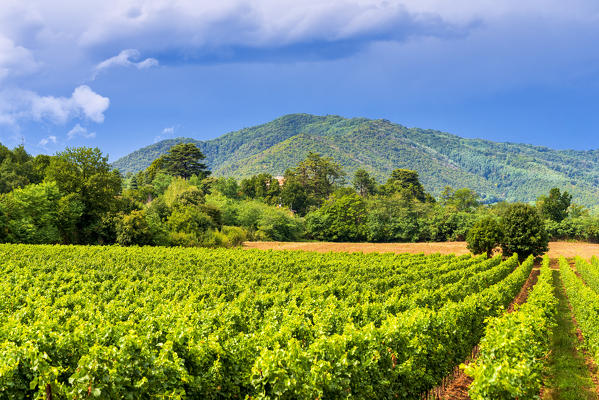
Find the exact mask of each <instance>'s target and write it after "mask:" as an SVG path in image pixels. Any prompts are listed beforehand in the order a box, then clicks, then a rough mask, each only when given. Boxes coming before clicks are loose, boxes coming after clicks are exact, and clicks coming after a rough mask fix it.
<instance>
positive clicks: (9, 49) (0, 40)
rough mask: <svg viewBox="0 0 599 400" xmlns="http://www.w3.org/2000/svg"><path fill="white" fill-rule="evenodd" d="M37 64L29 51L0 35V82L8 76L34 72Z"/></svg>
mask: <svg viewBox="0 0 599 400" xmlns="http://www.w3.org/2000/svg"><path fill="white" fill-rule="evenodd" d="M37 68H38V64H37V63H36V62H35V60H34V57H33V54H32V53H31V51H29V50H27V49H26V48H24V47H22V46H17V45H15V43H14V42H13V41H12V40H11V39H9V38H7V37H5V36H2V35H1V34H0V82H1V81H2V80H3V79H5V78H7V77H10V76H14V75H23V74H27V73H30V72H33V71H35V70H36V69H37Z"/></svg>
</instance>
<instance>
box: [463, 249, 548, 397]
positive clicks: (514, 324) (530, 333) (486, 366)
mask: <svg viewBox="0 0 599 400" xmlns="http://www.w3.org/2000/svg"><path fill="white" fill-rule="evenodd" d="M556 313H557V299H556V297H555V294H554V285H553V272H552V270H551V269H550V268H549V258H548V257H545V258H544V259H543V263H542V266H541V271H540V275H539V278H538V281H537V283H536V284H535V286H534V288H533V290H532V291H531V292H530V293H529V296H528V299H527V302H526V303H525V304H524V305H523V306H522V307H520V308H519V309H518V310H517V311H515V312H513V313H506V314H504V315H502V316H500V317H497V318H493V319H491V320H490V321H489V323H488V325H487V328H486V331H485V336H484V338H483V339H482V340H481V343H480V352H479V355H478V358H477V360H476V362H475V363H472V364H470V365H468V366H467V367H466V369H465V371H466V373H467V374H468V375H470V376H471V377H473V378H474V380H473V382H472V384H471V385H470V390H469V394H470V398H471V399H473V400H483V399H529V398H530V399H531V398H535V397H537V396H538V394H539V391H540V388H541V384H542V375H543V370H544V368H545V361H546V356H547V354H548V353H549V349H550V344H551V336H550V333H551V331H552V328H553V326H555V323H556V321H555V318H556Z"/></svg>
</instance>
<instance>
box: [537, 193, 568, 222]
mask: <svg viewBox="0 0 599 400" xmlns="http://www.w3.org/2000/svg"><path fill="white" fill-rule="evenodd" d="M571 202H572V195H571V194H569V193H568V192H566V191H564V193H560V190H559V188H555V187H554V188H552V189H551V190H550V191H549V196H541V197H539V199H538V200H537V207H539V211H540V213H541V215H542V216H543V217H544V218H548V219H550V220H552V221H555V222H561V221H562V220H563V219H564V218H566V217H567V216H568V208H569V207H570V204H571Z"/></svg>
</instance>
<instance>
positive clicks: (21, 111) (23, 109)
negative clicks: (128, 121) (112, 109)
mask: <svg viewBox="0 0 599 400" xmlns="http://www.w3.org/2000/svg"><path fill="white" fill-rule="evenodd" d="M109 105H110V99H109V98H108V97H103V96H101V95H99V94H97V93H95V92H94V91H93V90H92V89H91V88H90V87H89V86H85V85H82V86H79V87H77V88H75V90H74V91H73V94H72V95H71V97H54V96H40V95H39V94H37V93H35V92H33V91H30V90H22V89H13V90H6V91H3V92H0V123H2V122H3V121H4V123H5V124H16V123H18V121H19V120H21V119H33V120H36V121H50V122H53V123H58V124H64V123H66V122H67V121H69V120H71V119H75V118H78V119H87V120H90V121H93V122H96V123H101V122H103V121H104V112H106V110H107V109H108V107H109Z"/></svg>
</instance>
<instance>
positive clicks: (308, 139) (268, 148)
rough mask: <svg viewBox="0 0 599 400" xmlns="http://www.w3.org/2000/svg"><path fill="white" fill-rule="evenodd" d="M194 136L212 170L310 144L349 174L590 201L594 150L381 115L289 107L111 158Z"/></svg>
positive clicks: (256, 165)
mask: <svg viewBox="0 0 599 400" xmlns="http://www.w3.org/2000/svg"><path fill="white" fill-rule="evenodd" d="M181 142H191V143H196V144H197V145H198V146H199V147H200V148H201V150H202V152H203V153H204V154H205V155H206V160H205V161H206V163H207V164H208V166H209V168H210V169H211V170H212V171H213V174H214V175H216V176H233V177H236V178H244V177H248V176H251V175H254V174H258V173H263V172H265V173H269V174H272V175H283V173H284V172H285V170H286V169H288V168H290V167H293V166H294V165H296V164H297V163H298V162H299V161H301V160H303V159H305V157H306V155H307V154H308V153H309V152H317V153H320V154H322V155H324V156H329V157H332V158H333V159H334V160H335V161H336V162H337V163H339V164H341V166H342V167H343V168H344V170H345V172H346V173H347V174H348V176H352V175H353V174H354V172H355V171H356V170H357V169H359V168H363V169H365V170H367V171H368V172H369V173H371V174H372V175H373V176H374V177H375V178H376V179H377V180H378V181H379V182H383V181H384V180H385V179H386V178H387V177H388V176H389V175H390V173H391V171H393V170H394V169H397V168H407V169H413V170H416V171H418V173H419V176H420V179H421V181H422V183H423V184H424V187H425V189H426V190H427V191H429V192H431V193H432V194H433V195H434V196H438V195H440V194H441V192H442V190H443V188H444V187H445V186H447V185H449V186H452V187H469V188H471V189H473V190H475V191H476V192H478V193H480V194H481V196H482V198H483V200H484V201H487V202H492V201H496V200H507V201H532V200H535V199H536V198H537V197H538V196H539V195H541V194H543V193H546V192H547V188H550V187H559V188H561V189H563V190H568V191H569V192H570V193H571V194H573V196H574V198H573V200H574V201H575V202H577V203H580V204H584V205H587V206H596V205H597V198H598V197H599V168H598V167H599V152H598V151H596V150H593V151H574V150H552V149H549V148H546V147H539V146H532V145H526V144H515V143H496V142H491V141H487V140H481V139H464V138H461V137H459V136H455V135H451V134H449V133H444V132H439V131H434V130H424V129H418V128H407V127H404V126H401V125H398V124H394V123H391V122H389V121H387V120H370V119H366V118H351V119H347V118H342V117H339V116H314V115H308V114H292V115H286V116H283V117H281V118H278V119H276V120H274V121H271V122H269V123H266V124H263V125H259V126H255V127H251V128H245V129H242V130H239V131H235V132H230V133H227V134H225V135H223V136H221V137H219V138H217V139H213V140H209V141H198V140H194V139H189V138H177V139H169V140H164V141H161V142H158V143H155V144H153V145H150V146H147V147H144V148H142V149H140V150H137V151H135V152H133V153H131V154H129V155H127V156H125V157H123V158H121V159H119V160H117V161H116V162H114V163H113V166H114V167H115V168H117V169H119V170H120V171H121V172H122V173H127V172H138V171H141V170H143V169H145V168H146V167H148V166H149V165H150V163H151V162H152V161H153V160H154V159H156V158H158V157H159V156H160V155H162V154H164V153H166V151H168V149H169V148H170V147H171V146H172V145H174V144H177V143H181Z"/></svg>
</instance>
